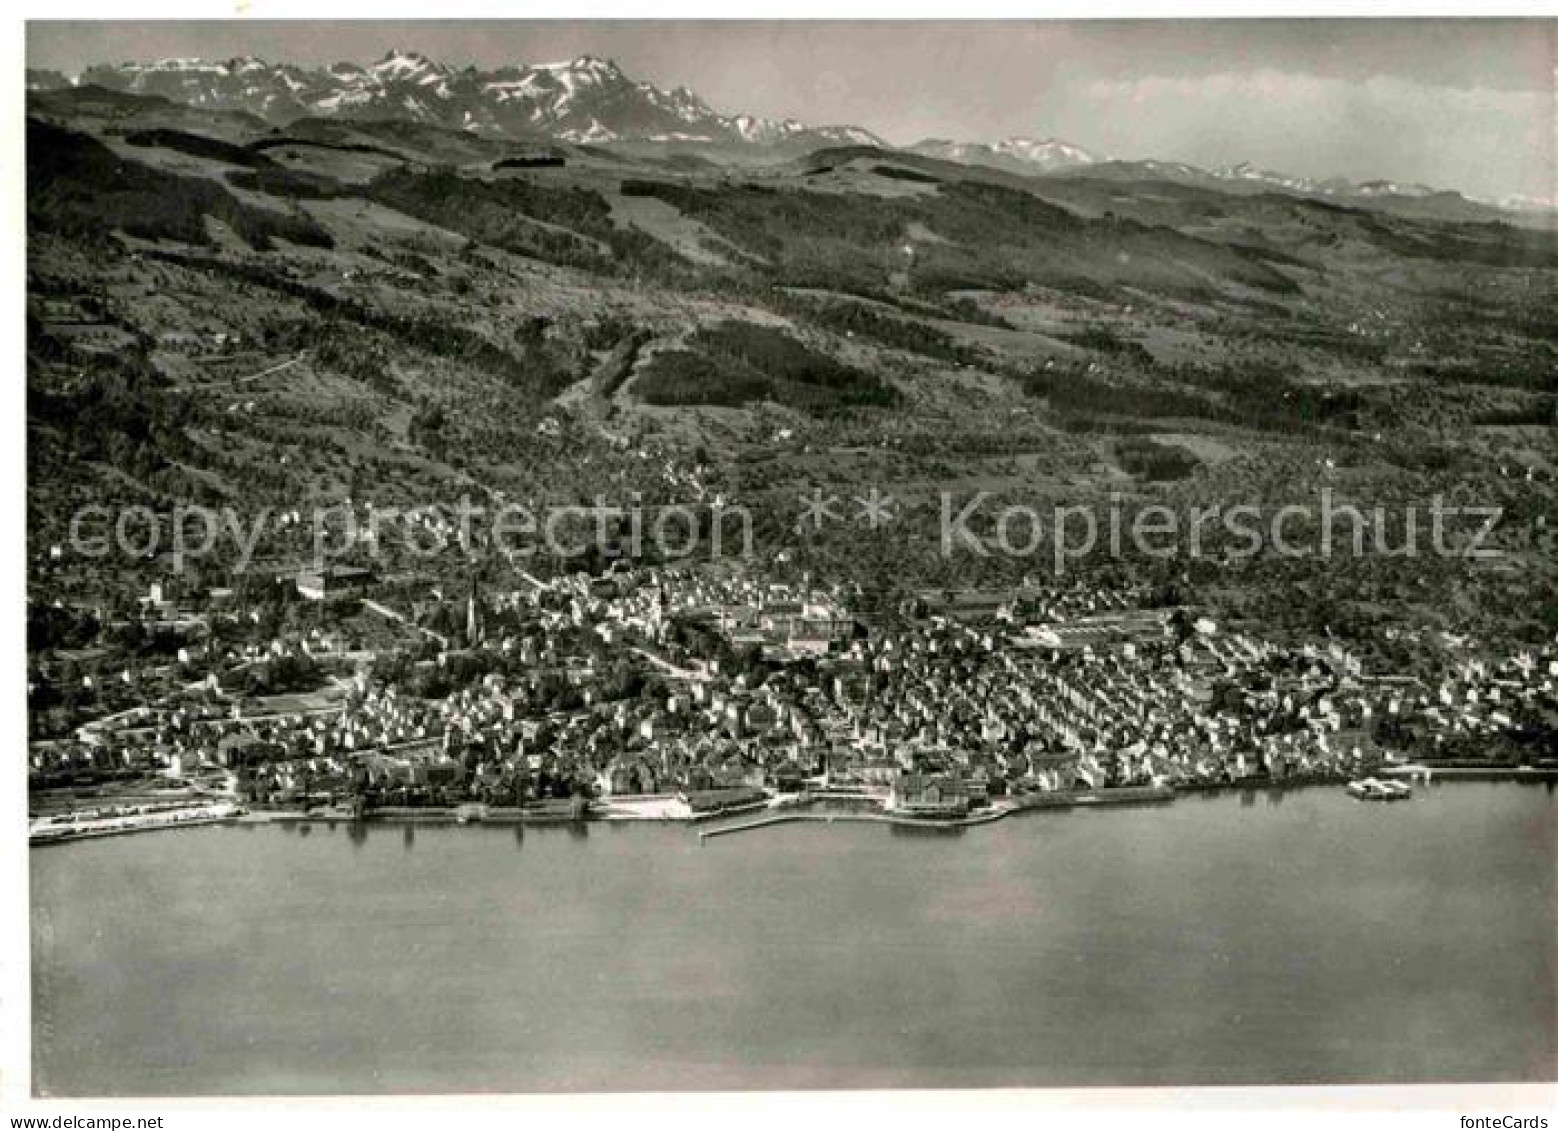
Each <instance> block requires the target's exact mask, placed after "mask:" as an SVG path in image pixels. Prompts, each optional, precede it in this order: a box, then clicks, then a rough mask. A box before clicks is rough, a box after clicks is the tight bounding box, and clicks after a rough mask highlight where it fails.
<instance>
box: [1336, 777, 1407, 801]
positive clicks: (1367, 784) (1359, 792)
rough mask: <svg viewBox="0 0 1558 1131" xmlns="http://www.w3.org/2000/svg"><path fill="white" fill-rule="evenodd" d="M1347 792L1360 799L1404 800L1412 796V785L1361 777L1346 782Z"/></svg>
mask: <svg viewBox="0 0 1558 1131" xmlns="http://www.w3.org/2000/svg"><path fill="white" fill-rule="evenodd" d="M1347 792H1348V793H1350V794H1352V795H1353V796H1354V797H1356V798H1358V799H1359V800H1361V801H1404V800H1406V799H1407V798H1409V797H1411V796H1412V787H1411V786H1410V785H1408V784H1407V783H1406V782H1404V781H1381V780H1380V779H1379V778H1362V779H1360V780H1358V781H1350V782H1348V783H1347Z"/></svg>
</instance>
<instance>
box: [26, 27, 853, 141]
mask: <svg viewBox="0 0 1558 1131" xmlns="http://www.w3.org/2000/svg"><path fill="white" fill-rule="evenodd" d="M64 81H66V80H64V78H63V76H60V75H58V74H57V73H49V72H29V73H28V88H29V89H48V88H49V87H51V86H58V85H61V84H62V82H64ZM89 84H90V85H97V86H101V87H105V88H107V89H109V90H115V91H123V92H126V93H130V94H147V95H160V96H162V97H164V98H168V99H171V100H173V101H175V102H182V103H185V104H187V105H190V106H194V107H198V108H201V109H206V110H245V111H248V112H250V113H253V114H257V115H259V116H260V117H261V118H264V119H265V120H267V121H269V122H272V123H274V124H276V125H285V124H287V123H289V122H292V121H294V120H296V119H297V118H302V117H350V118H361V119H386V118H400V119H409V120H412V121H418V122H424V123H427V124H430V125H438V126H445V127H450V128H454V129H465V130H472V131H474V132H477V133H482V134H488V135H492V136H499V137H512V138H518V139H522V140H531V139H536V138H541V137H547V138H555V139H558V140H562V141H570V142H578V143H595V144H601V143H607V142H614V141H661V142H692V143H710V144H720V143H724V144H740V145H763V146H783V147H787V148H797V149H799V148H806V147H810V148H818V147H821V146H827V145H882V144H884V143H883V142H882V141H881V139H880V138H878V137H876V136H875V135H874V134H872V133H870V132H869V131H867V130H863V129H860V128H859V127H855V126H808V125H803V124H802V123H800V122H796V121H793V120H788V119H787V120H775V119H771V118H758V117H754V116H752V115H749V114H740V115H735V116H728V115H724V114H720V113H719V112H717V111H715V110H714V109H712V108H711V107H710V106H709V105H708V104H707V103H706V102H704V101H703V99H701V98H699V97H698V95H696V94H695V93H693V92H692V91H691V90H689V89H688V88H687V87H685V86H679V87H677V88H676V89H674V90H669V91H667V90H662V89H660V88H659V87H656V86H654V85H652V84H650V83H647V82H639V81H635V80H634V79H631V78H629V77H628V76H627V75H625V74H624V73H623V72H622V70H621V68H620V67H618V66H617V64H616V63H615V62H614V61H612V60H610V59H599V58H596V57H594V56H590V55H584V56H581V57H579V58H577V59H572V60H568V61H566V62H559V63H540V64H515V65H511V66H505V67H500V68H497V69H496V70H490V71H484V70H478V69H477V68H475V67H465V68H455V67H451V66H449V65H447V64H445V63H440V62H437V61H436V60H433V59H430V58H428V57H427V56H425V55H422V54H419V53H417V52H415V51H399V50H395V51H390V52H388V53H387V54H386V55H385V56H384V57H383V58H382V59H379V60H378V61H377V62H374V63H371V64H369V65H367V66H361V65H359V64H356V63H336V64H334V65H332V66H329V67H323V68H313V69H310V68H304V67H298V66H293V65H291V64H286V63H280V64H277V63H268V62H266V61H264V60H262V59H256V58H253V57H252V56H243V57H239V58H235V59H228V60H223V61H212V60H203V59H163V60H159V61H157V62H154V63H117V64H104V65H99V66H93V67H89V68H87V70H85V71H84V72H83V73H82V74H81V75H80V77H79V78H78V79H77V80H76V85H81V86H86V85H89Z"/></svg>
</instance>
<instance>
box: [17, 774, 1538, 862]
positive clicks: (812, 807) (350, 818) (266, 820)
mask: <svg viewBox="0 0 1558 1131" xmlns="http://www.w3.org/2000/svg"><path fill="white" fill-rule="evenodd" d="M1377 772H1378V773H1380V774H1382V775H1385V776H1389V777H1394V778H1410V779H1413V780H1417V779H1419V778H1421V779H1423V780H1425V781H1429V782H1431V781H1433V780H1434V779H1438V780H1439V781H1440V782H1458V781H1459V782H1465V781H1484V782H1485V781H1512V782H1517V783H1526V784H1535V783H1538V782H1547V783H1552V782H1558V768H1548V767H1532V766H1507V767H1497V766H1495V767H1470V766H1456V767H1448V766H1447V767H1435V766H1429V765H1422V764H1407V765H1397V766H1391V767H1387V768H1382V769H1380V770H1379V771H1377ZM1343 785H1345V783H1343V782H1340V781H1336V780H1328V779H1317V780H1306V781H1283V782H1276V781H1270V780H1263V779H1244V780H1241V781H1235V782H1216V783H1188V784H1185V785H1179V786H1115V787H1107V788H1104V789H1093V790H1067V791H1057V792H1053V793H1035V794H1028V795H1025V796H1022V797H1019V798H1002V799H999V800H997V801H996V802H994V803H993V804H992V805H991V806H990V807H989V808H988V809H983V810H978V811H975V812H972V813H968V814H965V815H962V816H955V817H950V816H949V817H936V816H915V815H913V814H908V813H902V812H894V811H892V810H888V809H886V808H885V806H882V805H881V804H880V801H879V799H877V798H868V797H866V796H864V795H859V794H843V795H830V794H820V795H816V796H812V797H810V798H808V799H806V800H800V799H799V798H795V799H789V798H786V799H782V800H781V799H775V798H770V799H768V800H766V801H758V802H748V803H745V804H741V805H735V806H731V807H729V808H725V809H717V810H713V811H710V812H698V813H688V814H686V815H676V816H671V815H665V814H659V815H655V816H639V815H635V814H633V813H632V812H629V811H623V810H620V809H618V810H615V811H612V810H611V809H610V804H609V802H606V803H592V804H591V805H590V806H589V807H587V808H586V809H585V810H584V811H583V812H580V813H572V812H562V811H560V810H558V809H552V810H549V811H535V810H531V811H526V810H524V809H520V808H516V807H512V806H485V805H476V804H467V805H461V806H454V807H444V808H412V807H405V808H386V809H379V810H373V811H370V812H367V813H364V814H362V815H360V816H354V815H353V814H351V813H349V812H342V811H340V810H334V811H320V810H314V811H305V810H281V809H278V810H270V809H262V810H238V811H235V812H230V813H215V812H212V811H211V810H210V807H204V806H203V807H200V808H199V809H193V808H192V809H188V810H167V811H164V812H162V813H158V814H148V815H146V819H144V820H136V819H135V818H133V817H126V818H121V819H118V820H117V821H116V822H115V823H114V824H112V825H106V824H105V825H81V826H74V825H72V824H70V823H61V824H58V825H45V826H41V827H34V828H32V829H31V830H30V831H29V835H28V843H29V847H40V846H43V845H48V844H62V843H69V842H72V841H78V840H96V839H100V838H102V837H109V836H128V835H130V834H132V833H147V832H160V831H163V830H167V829H179V828H189V827H193V826H203V825H224V824H225V825H265V824H304V823H306V824H330V825H335V824H337V823H345V824H352V823H354V822H362V823H365V824H383V825H410V824H420V825H468V824H469V825H519V826H523V825H554V826H555V825H573V824H586V823H594V822H603V823H607V822H609V823H626V824H638V823H650V824H681V825H687V826H698V825H706V824H708V823H710V822H713V821H719V820H723V819H730V818H740V817H746V818H748V819H746V820H742V821H738V822H737V823H735V824H730V825H716V826H714V827H712V828H699V829H698V830H697V833H698V839H699V840H700V842H701V841H703V840H706V839H710V838H713V837H720V836H726V835H729V834H731V833H737V832H746V831H750V830H755V829H760V828H767V827H769V826H772V825H782V824H790V823H793V822H797V821H811V822H822V823H827V824H832V823H834V822H847V823H857V824H885V825H891V826H894V827H898V828H909V829H924V830H942V831H945V830H953V829H964V828H973V827H976V826H979V825H988V824H992V823H994V822H996V821H1000V820H1004V819H1005V818H1007V817H1010V816H1012V815H1014V814H1019V813H1027V812H1034V811H1039V810H1055V809H1061V810H1068V809H1073V808H1084V809H1085V808H1106V807H1115V806H1141V805H1168V804H1172V803H1173V802H1174V801H1175V800H1176V799H1177V798H1178V797H1179V795H1180V794H1200V795H1203V796H1209V795H1216V794H1220V793H1222V792H1225V791H1237V792H1243V791H1246V790H1274V789H1275V790H1286V789H1312V788H1321V787H1330V786H1334V787H1337V788H1341V787H1342V786H1343ZM840 800H849V801H854V802H856V803H857V804H859V805H861V808H860V809H858V810H856V811H853V812H851V811H848V810H843V809H832V810H829V809H827V808H826V806H828V804H829V803H830V802H837V801H840Z"/></svg>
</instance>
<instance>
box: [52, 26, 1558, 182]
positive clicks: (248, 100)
mask: <svg viewBox="0 0 1558 1131" xmlns="http://www.w3.org/2000/svg"><path fill="white" fill-rule="evenodd" d="M72 85H74V86H88V85H95V86H99V87H104V88H106V89H108V90H111V91H120V92H124V93H129V94H142V95H157V96H161V97H163V98H166V99H169V100H171V101H173V102H179V103H184V104H186V105H189V106H193V107H196V108H199V109H204V110H241V111H246V112H248V113H251V114H254V115H257V116H258V117H260V118H262V119H264V120H266V121H268V122H271V123H272V124H274V125H278V126H281V125H287V124H289V123H291V122H293V121H295V120H296V119H298V118H305V117H322V118H356V119H365V120H410V121H415V122H422V123H426V124H429V125H436V126H442V127H446V128H452V129H462V130H471V131H473V132H475V133H478V134H484V135H487V136H492V137H506V138H513V139H516V140H521V141H535V140H541V139H555V140H560V141H567V142H574V143H578V144H609V143H612V142H646V143H664V144H692V145H724V146H735V147H742V148H748V147H755V148H763V149H768V150H778V151H782V152H790V153H804V152H809V151H811V150H816V149H823V148H827V147H830V146H859V145H865V146H876V147H879V148H883V149H886V148H891V147H890V146H888V144H887V143H886V142H884V141H883V140H882V139H881V138H879V137H877V136H876V135H875V134H873V133H871V132H870V131H869V130H865V129H862V128H861V127H858V126H811V125H806V124H803V123H801V122H797V121H795V120H793V119H788V118H787V119H782V120H781V119H773V118H760V117H755V116H753V115H751V114H734V115H727V114H722V113H720V112H718V111H716V110H714V109H713V108H712V107H710V106H709V104H708V103H706V102H705V101H704V100H703V99H702V98H700V97H699V96H698V95H697V94H696V93H694V92H693V91H692V90H690V89H688V88H687V87H685V86H678V87H675V88H674V89H672V90H664V89H662V88H660V87H657V86H654V85H653V84H651V83H647V82H641V81H637V80H635V79H633V78H630V77H629V76H628V75H626V74H624V73H623V71H622V69H621V68H620V67H618V65H617V64H616V62H615V61H613V60H611V59H601V58H597V57H595V56H592V55H582V56H580V57H579V58H577V59H571V60H567V61H563V62H556V63H533V64H523V63H520V64H512V65H508V66H504V67H499V68H497V69H495V70H480V69H478V68H475V67H463V68H457V67H452V66H449V65H448V64H445V63H440V62H438V61H436V60H433V59H430V58H428V57H427V56H426V55H422V54H420V53H418V52H415V51H400V50H393V51H390V52H388V53H386V54H385V56H384V57H383V58H382V59H379V60H378V61H376V62H374V63H370V64H368V65H366V66H363V65H360V64H357V63H349V62H343V63H335V64H332V65H331V66H328V67H318V68H306V67H299V66H295V65H293V64H289V63H269V62H266V61H265V60H263V59H257V58H255V57H253V56H240V57H237V58H233V59H227V60H205V59H162V60H159V61H157V62H152V63H135V62H126V63H115V64H100V65H97V66H93V67H88V68H87V69H86V70H85V71H84V72H82V74H81V75H80V76H79V77H78V78H76V79H75V80H74V82H73V81H72V80H71V79H69V78H68V77H67V76H65V75H63V74H61V73H59V72H58V71H44V70H29V71H28V72H27V89H28V90H30V91H46V90H51V89H55V88H59V87H64V86H72ZM907 151H908V152H911V153H916V154H920V155H922V156H925V157H933V158H937V159H940V160H944V161H955V162H958V163H961V164H965V165H984V166H989V167H993V168H997V169H1004V170H1007V171H1009V172H1016V173H1025V174H1030V175H1033V174H1059V175H1066V176H1077V175H1080V176H1089V177H1103V178H1115V179H1138V178H1145V179H1164V180H1176V181H1183V182H1187V183H1198V184H1202V185H1207V186H1209V187H1217V186H1225V187H1226V188H1228V189H1232V190H1235V191H1255V192H1258V191H1271V190H1275V191H1282V192H1289V193H1295V194H1299V195H1304V196H1323V197H1332V198H1339V199H1343V200H1349V201H1354V202H1361V201H1368V200H1374V201H1377V202H1381V203H1383V202H1385V201H1391V202H1399V203H1400V204H1401V205H1402V206H1406V205H1412V206H1414V207H1417V206H1418V204H1419V202H1420V203H1421V204H1422V205H1423V206H1428V205H1434V204H1439V203H1443V202H1445V201H1446V200H1447V199H1450V198H1453V199H1458V200H1461V201H1462V203H1466V198H1460V197H1458V196H1457V194H1454V193H1446V192H1443V191H1439V190H1435V189H1432V188H1429V187H1427V186H1425V185H1419V184H1401V183H1397V182H1394V181H1383V180H1377V181H1365V182H1361V183H1355V182H1351V181H1346V180H1342V179H1340V178H1330V179H1327V180H1316V179H1313V178H1309V177H1298V176H1290V175H1288V174H1285V173H1278V172H1272V171H1270V170H1267V169H1261V168H1257V167H1256V166H1254V165H1251V164H1249V163H1243V164H1238V165H1231V166H1223V167H1220V168H1216V169H1210V170H1208V169H1201V168H1197V167H1195V166H1192V165H1186V164H1183V163H1180V162H1172V161H1151V160H1147V161H1120V160H1111V159H1107V158H1104V157H1101V156H1099V155H1096V154H1093V153H1090V152H1089V151H1088V150H1086V149H1084V148H1082V147H1081V146H1079V145H1075V144H1073V143H1071V142H1067V141H1062V140H1060V139H1057V138H1043V139H1034V138H1027V137H1011V138H1006V139H1005V140H1002V141H997V142H994V143H993V144H984V143H979V142H959V141H950V140H945V139H927V140H925V141H921V142H918V143H917V144H915V145H912V146H908V147H907ZM1474 203H1479V204H1485V205H1493V206H1495V207H1499V208H1504V209H1513V210H1519V211H1527V210H1549V209H1551V208H1552V207H1553V203H1554V202H1553V201H1550V200H1540V201H1538V200H1533V199H1530V198H1507V199H1505V200H1500V201H1497V202H1494V201H1476V202H1474ZM1393 206H1394V205H1393Z"/></svg>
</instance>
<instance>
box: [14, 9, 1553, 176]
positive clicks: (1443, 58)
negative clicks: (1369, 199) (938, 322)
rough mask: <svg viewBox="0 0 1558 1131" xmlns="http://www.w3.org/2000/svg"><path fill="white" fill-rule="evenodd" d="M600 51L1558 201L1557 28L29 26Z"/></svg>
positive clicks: (1156, 154)
mask: <svg viewBox="0 0 1558 1131" xmlns="http://www.w3.org/2000/svg"><path fill="white" fill-rule="evenodd" d="M394 48H400V49H404V50H415V51H420V52H422V53H423V54H425V55H428V56H431V57H433V58H436V59H439V60H441V61H443V62H447V63H452V64H457V65H464V64H475V65H478V66H482V67H492V66H496V65H499V64H505V63H515V62H551V61H555V60H559V59H568V58H574V57H576V56H578V55H582V54H591V55H597V56H602V57H606V58H613V59H615V60H616V61H617V62H618V64H619V65H620V66H621V67H622V68H623V70H624V71H626V72H627V73H628V74H629V75H631V76H633V77H635V78H641V79H645V80H648V81H650V82H653V83H655V84H656V85H660V86H668V87H669V86H676V85H682V84H685V85H687V86H690V87H691V88H692V89H693V90H695V91H697V92H698V93H699V94H700V95H702V96H703V98H704V99H705V100H706V101H707V102H708V103H709V104H710V105H712V106H713V107H714V108H715V109H717V110H721V111H724V112H727V113H737V112H744V113H754V114H762V115H767V116H772V117H795V118H798V119H800V120H802V121H805V122H809V123H812V124H819V125H820V124H850V125H859V126H864V127H866V128H867V129H870V130H872V131H873V132H875V133H877V134H879V135H880V136H882V137H883V138H885V139H887V140H888V141H890V142H892V143H894V144H908V143H912V142H914V141H917V140H920V139H921V138H925V137H946V138H955V139H958V140H965V141H985V142H990V141H995V140H998V139H1000V138H1003V137H1009V136H1027V137H1058V138H1064V139H1065V140H1067V141H1071V142H1074V143H1076V144H1079V145H1083V146H1085V147H1087V148H1088V149H1090V150H1092V151H1094V152H1095V153H1098V154H1100V155H1102V156H1109V157H1122V158H1148V157H1150V158H1157V159H1160V160H1177V161H1186V162H1189V163H1191V164H1196V165H1202V166H1216V165H1227V164H1237V163H1239V162H1242V161H1248V162H1250V163H1252V164H1255V165H1257V166H1260V167H1262V168H1269V169H1275V170H1279V171H1282V172H1287V173H1293V174H1298V175H1303V176H1311V177H1330V176H1342V177H1347V178H1350V179H1353V180H1368V179H1375V178H1389V179H1393V180H1398V181H1415V182H1422V183H1425V184H1430V185H1434V186H1436V187H1445V188H1454V189H1459V190H1461V191H1463V192H1467V193H1471V194H1475V195H1481V196H1490V197H1503V196H1508V195H1516V194H1519V195H1526V196H1533V197H1540V198H1546V199H1551V198H1553V197H1554V196H1555V195H1558V120H1555V118H1558V114H1555V111H1558V20H1546V21H1538V20H1487V21H1482V20H1319V19H1311V20H1279V19H1262V20H1237V21H1236V20H1220V21H1212V20H1199V21H1191V20H1171V21H1158V20H1134V21H1074V20H1067V21H977V22H975V21H969V22H950V21H908V20H906V21H894V22H871V21H792V22H756V21H753V22H746V21H692V20H683V21H626V20H601V21H568V20H536V21H519V20H515V21H433V20H422V21H414V20H401V21H367V20H360V21H328V22H326V21H320V22H315V21H309V22H300V21H279V20H270V21H261V20H232V21H221V22H215V21H212V22H207V21H172V20H164V21H143V22H135V23H129V22H119V21H71V22H33V23H30V24H29V25H28V31H27V62H28V66H30V67H48V68H52V69H56V70H62V71H64V72H66V73H67V74H76V73H78V72H79V71H80V70H81V69H82V68H83V67H85V66H87V65H89V64H91V63H97V62H105V61H113V62H118V61H123V60H127V59H135V60H149V59H157V58H166V57H170V56H198V57H206V58H228V57H231V56H234V55H258V56H259V57H261V58H264V59H268V60H271V61H274V62H281V61H284V62H293V63H299V64H303V65H321V64H327V63H332V62H336V61H338V60H343V59H348V60H353V61H356V62H371V61H372V60H374V59H376V58H379V57H381V56H382V55H383V54H384V53H385V52H386V51H388V50H390V49H394Z"/></svg>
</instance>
